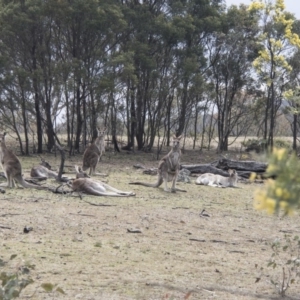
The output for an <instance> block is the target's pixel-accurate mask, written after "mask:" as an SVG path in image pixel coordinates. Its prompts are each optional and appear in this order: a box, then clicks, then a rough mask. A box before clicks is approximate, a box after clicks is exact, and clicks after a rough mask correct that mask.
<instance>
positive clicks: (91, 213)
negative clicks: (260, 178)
mask: <svg viewBox="0 0 300 300" xmlns="http://www.w3.org/2000/svg"><path fill="white" fill-rule="evenodd" d="M228 155H229V156H231V157H232V158H234V157H235V156H236V154H234V153H229V154H228ZM45 158H46V160H48V161H50V163H51V164H52V166H53V168H54V169H56V168H58V165H59V163H60V159H59V157H58V158H56V159H55V158H53V157H52V156H51V157H50V156H47V157H45ZM214 159H217V157H216V156H214V155H213V153H206V152H204V153H202V154H200V153H199V152H196V151H191V150H189V151H186V152H185V154H184V156H183V158H182V163H200V162H211V161H213V160H214ZM21 161H22V165H23V167H24V173H25V175H28V174H29V171H30V168H31V167H32V166H33V165H35V164H37V163H38V162H39V159H38V158H37V157H30V158H28V157H21ZM80 161H81V157H80V156H78V157H75V158H72V159H68V160H67V161H66V165H67V166H70V168H68V167H67V168H66V170H67V171H68V172H69V173H68V174H67V176H69V177H71V176H72V175H74V176H75V171H74V170H73V168H72V165H74V164H75V163H79V164H80ZM136 163H142V164H144V165H145V166H146V167H156V166H157V161H156V160H155V157H154V155H152V154H148V155H147V154H143V153H137V154H125V153H122V154H116V155H112V154H110V153H107V154H106V155H105V157H104V158H103V160H102V162H100V164H99V165H98V171H99V172H104V173H108V174H109V177H108V183H109V184H110V185H112V186H115V187H117V188H118V189H121V190H124V191H129V190H133V191H134V192H136V197H130V198H113V197H92V196H84V198H83V199H82V200H81V199H80V198H79V197H75V196H71V195H58V194H53V193H51V192H47V191H35V190H32V189H27V190H24V189H11V190H7V192H6V194H4V195H0V197H1V198H0V205H1V213H0V225H1V226H3V227H4V226H5V227H7V228H10V229H5V228H1V227H0V247H1V252H0V258H2V259H4V260H5V259H6V260H7V259H8V258H9V257H10V255H11V254H17V258H15V260H14V261H13V262H12V269H11V270H13V268H16V267H18V265H21V264H23V263H24V262H30V264H33V265H35V269H34V270H32V271H31V275H32V278H33V280H34V283H33V284H31V285H30V286H28V287H27V288H26V289H25V290H24V292H23V293H22V298H23V299H26V297H29V296H31V298H30V299H126V300H127V299H128V300H129V299H145V300H146V299H147V300H148V299H184V298H185V297H188V299H247V300H250V299H276V298H277V294H276V292H275V290H274V289H273V287H272V286H271V285H270V284H268V283H267V282H266V278H265V279H263V280H261V281H260V282H258V283H255V280H256V277H257V276H258V273H259V270H258V269H257V268H256V264H257V265H259V266H261V265H263V266H266V264H267V260H268V259H269V258H270V255H271V250H270V248H269V246H268V245H266V243H268V242H272V241H273V240H274V239H275V238H282V237H283V236H284V234H286V233H289V234H291V235H296V234H298V235H299V233H300V225H299V224H300V222H299V216H298V214H296V215H295V216H294V217H292V218H290V217H285V218H282V217H280V216H268V215H266V214H265V213H261V212H258V211H255V210H254V209H253V204H252V201H253V191H254V190H255V189H256V188H257V185H255V184H239V186H240V187H241V188H240V189H230V188H228V189H221V188H212V187H207V186H196V185H195V184H193V183H191V184H183V183H179V187H184V189H186V190H188V192H187V193H176V194H173V193H170V194H169V193H165V192H164V191H163V189H162V188H159V189H153V188H147V187H142V186H131V185H128V183H129V182H130V181H134V180H137V179H139V180H143V181H144V180H149V181H151V182H154V181H155V180H156V177H152V176H148V175H142V174H141V170H136V169H135V168H133V164H136ZM47 184H49V185H52V186H55V185H57V183H55V181H48V182H47ZM85 200H86V201H89V202H92V203H95V204H99V203H102V204H106V205H110V206H93V205H90V204H88V203H86V202H85ZM203 209H205V214H207V215H208V216H200V213H201V212H202V211H203ZM24 226H31V227H33V231H31V232H29V233H28V234H24V233H23V228H24ZM128 230H129V231H133V232H137V231H140V232H141V233H131V232H129V231H128ZM47 282H50V283H52V284H57V285H58V286H59V287H61V288H62V289H63V290H64V291H65V293H66V295H62V294H60V293H55V294H53V293H52V294H51V293H50V294H49V293H47V292H46V291H45V290H43V289H42V288H41V287H40V286H41V284H43V283H47ZM299 290H300V285H299V284H295V285H293V286H291V287H290V289H289V290H288V292H287V295H288V296H290V297H291V299H299ZM189 292H191V294H188V293H189Z"/></svg>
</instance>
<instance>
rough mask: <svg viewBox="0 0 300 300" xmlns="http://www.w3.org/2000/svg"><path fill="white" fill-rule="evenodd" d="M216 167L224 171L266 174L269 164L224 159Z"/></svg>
mask: <svg viewBox="0 0 300 300" xmlns="http://www.w3.org/2000/svg"><path fill="white" fill-rule="evenodd" d="M216 167H217V168H219V169H222V170H228V169H235V170H236V171H248V172H255V173H264V172H265V171H266V169H267V167H268V164H266V163H262V162H257V161H251V160H247V161H239V160H230V159H227V158H222V159H220V160H219V161H218V163H217V164H216Z"/></svg>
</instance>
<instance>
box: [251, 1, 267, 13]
mask: <svg viewBox="0 0 300 300" xmlns="http://www.w3.org/2000/svg"><path fill="white" fill-rule="evenodd" d="M264 8H265V4H264V3H263V2H261V1H253V2H251V3H250V4H249V6H248V10H249V11H252V10H261V9H264Z"/></svg>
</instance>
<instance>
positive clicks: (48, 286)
mask: <svg viewBox="0 0 300 300" xmlns="http://www.w3.org/2000/svg"><path fill="white" fill-rule="evenodd" d="M41 287H42V288H43V289H44V290H45V291H46V292H48V293H49V292H52V291H53V288H54V285H53V284H52V283H42V284H41Z"/></svg>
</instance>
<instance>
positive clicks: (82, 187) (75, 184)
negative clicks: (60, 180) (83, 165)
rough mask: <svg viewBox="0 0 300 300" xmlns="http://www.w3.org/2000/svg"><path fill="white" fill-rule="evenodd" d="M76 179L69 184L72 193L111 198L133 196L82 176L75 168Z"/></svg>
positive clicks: (82, 173) (77, 168) (79, 170)
mask: <svg viewBox="0 0 300 300" xmlns="http://www.w3.org/2000/svg"><path fill="white" fill-rule="evenodd" d="M75 170H76V179H74V180H73V181H72V183H71V186H72V189H73V191H74V192H84V193H87V194H89V195H94V196H113V197H129V196H135V193H133V192H123V191H120V190H117V189H115V188H113V187H112V186H110V185H108V184H106V183H103V182H101V181H96V180H93V179H90V178H86V177H88V175H87V174H85V175H84V172H82V170H81V169H80V168H79V167H77V166H75Z"/></svg>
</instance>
